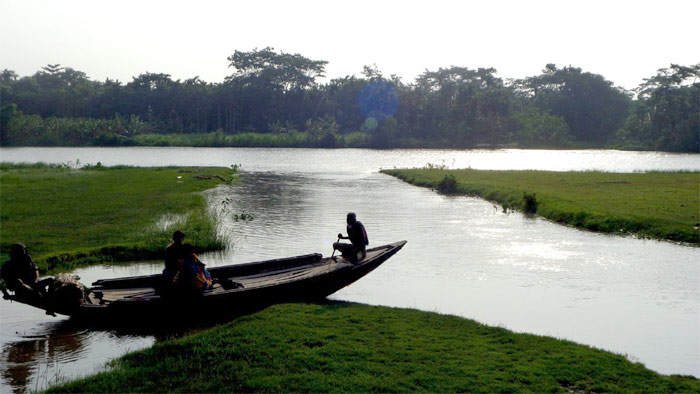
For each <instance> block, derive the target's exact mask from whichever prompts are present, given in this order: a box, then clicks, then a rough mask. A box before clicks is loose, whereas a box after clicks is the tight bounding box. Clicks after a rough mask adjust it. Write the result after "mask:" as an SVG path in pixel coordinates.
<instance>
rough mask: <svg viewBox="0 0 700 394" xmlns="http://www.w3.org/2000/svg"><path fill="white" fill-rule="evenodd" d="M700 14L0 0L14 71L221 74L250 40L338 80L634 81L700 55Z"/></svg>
mask: <svg viewBox="0 0 700 394" xmlns="http://www.w3.org/2000/svg"><path fill="white" fill-rule="evenodd" d="M699 16H700V1H698V0H659V1H648V0H639V1H628V0H605V1H597V0H587V1H576V2H574V1H566V0H559V1H544V0H542V1H540V0H538V1H528V0H521V1H510V0H508V1H505V0H479V1H466V0H465V1H446V0H430V1H424V0H421V1H387V0H374V1H365V0H355V1H332V0H325V1H315V0H313V1H300V0H286V1H276V0H275V1H272V0H269V1H266V0H255V1H253V0H246V1H212V0H197V1H187V2H185V1H173V0H170V1H161V0H137V1H133V0H120V1H112V0H89V1H86V0H61V1H55V0H51V1H48V0H47V1H45V0H0V69H10V70H13V71H15V72H17V73H18V74H19V75H20V76H25V75H32V74H34V73H35V72H36V71H38V70H39V69H40V68H41V67H43V66H45V65H47V64H56V63H58V64H61V65H62V66H67V67H72V68H74V69H76V70H80V71H83V72H85V73H86V74H87V75H88V76H89V77H90V78H91V79H92V80H99V81H103V80H105V79H106V78H111V79H118V80H120V81H122V82H124V83H126V82H129V81H131V80H132V78H133V77H135V76H138V75H139V74H142V73H145V72H153V73H166V74H170V75H171V76H172V78H173V79H187V78H192V77H195V76H199V77H200V78H201V79H203V80H205V81H208V82H221V81H223V79H224V78H225V77H226V76H227V75H231V74H232V73H233V71H234V70H233V69H231V68H229V67H228V65H229V61H228V60H227V59H226V58H227V57H228V56H231V55H232V54H233V53H234V52H235V51H236V50H240V51H251V50H253V49H255V48H258V49H262V48H264V47H267V46H270V47H273V48H275V49H276V50H277V51H282V52H286V53H299V54H301V55H303V56H305V57H307V58H310V59H313V60H326V61H328V62H329V63H328V65H327V66H326V79H325V80H327V79H330V78H337V77H343V76H346V75H353V74H354V75H357V76H360V75H361V71H362V67H363V66H364V65H371V64H376V65H377V67H378V68H379V70H381V71H382V72H383V73H384V75H391V74H396V75H398V76H400V77H402V78H403V81H404V82H406V83H409V82H412V81H414V80H415V78H416V77H417V76H419V75H420V74H421V73H423V72H425V71H426V70H430V71H435V70H438V69H439V68H441V67H443V68H447V67H450V66H462V67H468V68H471V69H476V68H479V67H493V68H495V69H496V70H497V71H498V76H499V77H501V78H504V79H506V78H523V77H527V76H533V75H538V74H540V73H541V71H542V70H543V69H544V67H545V65H546V64H547V63H554V64H556V65H558V66H559V67H563V66H568V65H571V66H574V67H580V68H581V69H583V71H587V72H592V73H596V74H601V75H603V76H604V77H605V78H606V79H608V80H610V81H612V82H613V84H615V85H616V86H621V87H624V88H627V89H633V88H635V87H636V86H638V85H639V84H640V83H641V82H643V79H644V78H648V77H650V76H653V75H655V74H656V71H657V70H658V69H660V68H664V67H668V66H669V65H670V64H671V63H674V64H681V65H691V64H697V63H700V49H698V48H700V45H698V41H700V40H698V37H699V36H700V28H698V17H699Z"/></svg>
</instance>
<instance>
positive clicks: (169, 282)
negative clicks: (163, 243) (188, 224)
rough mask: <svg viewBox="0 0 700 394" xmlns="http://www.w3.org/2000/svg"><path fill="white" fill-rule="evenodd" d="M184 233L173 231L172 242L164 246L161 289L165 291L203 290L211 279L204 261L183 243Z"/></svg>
mask: <svg viewBox="0 0 700 394" xmlns="http://www.w3.org/2000/svg"><path fill="white" fill-rule="evenodd" d="M184 240H185V233H183V232H182V231H180V230H177V231H175V232H174V233H173V242H172V243H170V245H168V246H167V247H166V248H165V269H164V270H163V289H162V290H164V291H165V293H168V292H170V293H171V295H172V291H173V290H176V291H177V293H183V292H191V291H204V290H206V289H208V288H209V287H211V285H212V279H211V274H209V271H207V270H206V268H204V267H205V266H204V263H202V262H201V261H200V260H199V257H197V255H196V254H195V253H194V248H193V247H192V245H190V244H186V243H184Z"/></svg>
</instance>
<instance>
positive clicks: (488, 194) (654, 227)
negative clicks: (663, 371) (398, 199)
mask: <svg viewBox="0 0 700 394" xmlns="http://www.w3.org/2000/svg"><path fill="white" fill-rule="evenodd" d="M382 172H384V173H386V174H389V175H392V176H395V177H398V178H400V179H402V180H404V181H406V182H409V183H411V184H414V185H417V186H424V187H431V188H435V189H438V190H439V191H442V190H441V189H442V188H444V184H445V180H446V179H449V177H450V176H452V177H454V178H455V180H456V185H455V186H454V187H455V189H456V193H461V194H465V195H473V196H479V197H482V198H485V199H487V200H490V201H494V202H497V203H499V204H501V205H502V206H503V208H504V209H516V210H521V211H524V212H530V213H535V212H536V213H537V214H538V215H541V216H543V217H545V218H548V219H550V220H553V221H556V222H559V223H563V224H568V225H573V226H576V227H579V228H583V229H588V230H593V231H600V232H607V233H632V234H636V235H638V236H642V237H650V238H655V239H666V240H671V241H680V242H686V243H690V244H696V245H697V244H700V231H698V229H699V228H700V217H699V216H700V173H698V172H688V171H685V172H648V173H624V174H622V173H606V172H552V171H484V170H473V169H463V170H447V169H442V168H423V169H398V170H383V171H382Z"/></svg>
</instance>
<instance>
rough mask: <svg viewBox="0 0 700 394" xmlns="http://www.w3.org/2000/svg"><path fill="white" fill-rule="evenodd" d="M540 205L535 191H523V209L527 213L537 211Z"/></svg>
mask: <svg viewBox="0 0 700 394" xmlns="http://www.w3.org/2000/svg"><path fill="white" fill-rule="evenodd" d="M538 205H539V203H538V202H537V196H536V195H535V193H523V211H525V213H537V206H538Z"/></svg>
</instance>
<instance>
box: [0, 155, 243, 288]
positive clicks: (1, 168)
mask: <svg viewBox="0 0 700 394" xmlns="http://www.w3.org/2000/svg"><path fill="white" fill-rule="evenodd" d="M201 175H216V177H207V176H204V177H201ZM197 176H200V178H205V179H198V178H197ZM219 177H221V178H223V179H231V177H232V170H230V169H226V168H175V167H173V168H132V167H101V166H93V167H84V168H80V169H74V168H69V167H68V166H65V165H61V166H56V165H46V164H35V165H12V164H1V165H0V223H1V225H0V240H1V241H0V251H1V254H0V259H2V261H4V260H5V259H7V258H8V253H9V249H10V245H11V244H13V243H15V242H22V243H24V244H25V245H27V247H28V249H29V252H30V254H32V256H33V257H34V260H35V261H36V262H37V264H38V265H39V267H40V269H41V270H42V274H45V273H53V272H56V271H66V270H70V269H72V268H74V267H75V266H77V265H81V264H89V263H96V262H102V261H120V260H121V261H124V260H136V259H145V258H159V257H160V256H161V254H162V251H163V249H164V248H165V246H166V245H167V244H168V242H169V240H170V236H171V234H172V231H174V229H176V228H180V229H182V230H184V231H185V233H186V234H187V242H189V243H191V244H193V245H194V246H195V247H196V248H197V249H198V250H200V251H201V250H213V249H221V248H223V246H224V243H223V241H222V240H220V239H218V237H217V234H216V223H215V220H214V218H213V217H212V215H211V214H210V212H209V211H208V208H207V206H206V201H205V197H204V196H203V195H202V193H201V192H202V191H204V190H206V189H209V188H212V187H214V186H216V185H218V184H220V183H222V179H221V178H219ZM206 178H208V179H206ZM159 222H160V223H159Z"/></svg>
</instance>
